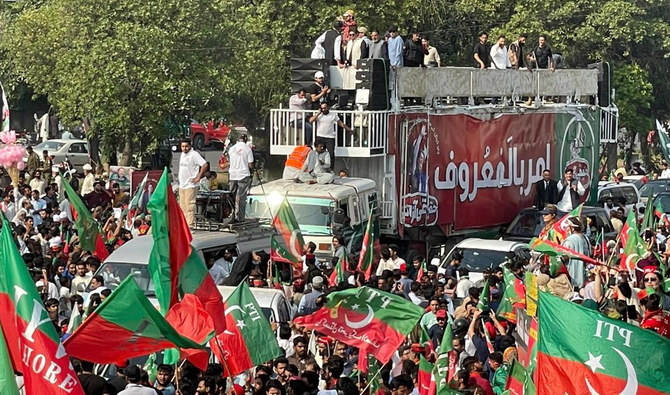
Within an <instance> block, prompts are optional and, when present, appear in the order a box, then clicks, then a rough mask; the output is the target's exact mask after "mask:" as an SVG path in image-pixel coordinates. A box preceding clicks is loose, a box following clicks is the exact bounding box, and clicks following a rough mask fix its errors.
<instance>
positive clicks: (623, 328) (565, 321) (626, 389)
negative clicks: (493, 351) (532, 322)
mask: <svg viewBox="0 0 670 395" xmlns="http://www.w3.org/2000/svg"><path fill="white" fill-rule="evenodd" d="M538 313H539V317H538V323H539V339H538V353H537V371H536V378H537V381H536V384H537V390H538V392H539V393H540V394H564V393H566V394H619V393H621V394H646V395H658V394H668V393H670V380H668V377H670V364H668V363H667V356H668V355H670V340H668V339H667V338H665V337H663V336H661V335H659V334H657V333H656V332H653V331H650V330H645V329H641V328H639V327H637V326H635V325H631V324H628V323H626V322H623V321H619V320H613V319H610V318H608V317H606V316H604V315H602V314H601V313H600V312H598V311H595V310H591V309H587V308H584V307H581V306H580V305H578V304H575V303H570V302H567V301H564V300H562V299H560V298H558V297H556V296H553V295H551V294H549V293H545V292H542V293H541V294H540V303H539V308H538ZM585 339H586V340H587V341H585Z"/></svg>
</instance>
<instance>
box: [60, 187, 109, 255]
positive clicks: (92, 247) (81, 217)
mask: <svg viewBox="0 0 670 395" xmlns="http://www.w3.org/2000/svg"><path fill="white" fill-rule="evenodd" d="M63 188H64V189H65V192H66V193H67V197H68V199H69V201H70V207H71V209H72V215H73V217H74V225H75V227H76V228H77V235H78V236H79V244H81V248H82V249H83V250H84V251H88V252H90V253H92V254H94V255H96V256H97V257H98V258H99V259H100V260H101V261H104V260H105V259H107V257H108V256H109V252H107V247H106V246H105V242H104V241H103V240H102V235H101V234H100V227H99V225H98V222H97V221H96V220H95V218H93V215H91V212H90V211H89V210H88V207H86V205H85V204H84V202H83V201H82V200H81V198H80V197H79V195H77V192H75V191H74V189H72V186H70V183H69V182H67V181H66V182H63Z"/></svg>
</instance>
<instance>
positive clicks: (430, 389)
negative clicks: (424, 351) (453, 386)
mask: <svg viewBox="0 0 670 395" xmlns="http://www.w3.org/2000/svg"><path fill="white" fill-rule="evenodd" d="M434 367H435V366H434V365H433V364H432V363H430V362H429V361H428V360H427V359H426V358H424V357H423V355H421V356H420V357H419V373H418V375H417V380H416V381H417V383H416V384H417V386H418V387H419V388H418V390H419V395H434V394H435V390H436V387H435V378H434V377H433V369H434Z"/></svg>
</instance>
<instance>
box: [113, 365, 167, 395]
mask: <svg viewBox="0 0 670 395" xmlns="http://www.w3.org/2000/svg"><path fill="white" fill-rule="evenodd" d="M125 375H126V381H127V382H128V384H127V385H126V389H124V390H123V391H121V392H119V395H158V393H157V392H156V390H155V389H153V388H149V387H145V386H143V385H142V384H140V380H141V378H142V369H140V367H139V366H137V365H130V366H128V367H127V368H126V369H125Z"/></svg>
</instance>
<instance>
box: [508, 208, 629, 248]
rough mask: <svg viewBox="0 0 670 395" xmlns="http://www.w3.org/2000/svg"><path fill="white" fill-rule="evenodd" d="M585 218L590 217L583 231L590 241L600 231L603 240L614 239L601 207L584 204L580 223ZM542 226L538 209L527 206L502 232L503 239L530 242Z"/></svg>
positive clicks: (611, 227) (542, 222) (562, 214)
mask: <svg viewBox="0 0 670 395" xmlns="http://www.w3.org/2000/svg"><path fill="white" fill-rule="evenodd" d="M565 214H566V213H564V212H562V211H559V212H558V214H557V215H556V218H562V217H563V216H564V215H565ZM586 218H590V219H591V226H590V229H587V230H585V231H584V234H585V235H586V236H588V237H589V240H591V242H595V241H596V239H597V238H598V235H599V234H600V233H601V232H602V233H603V234H604V236H605V240H614V239H616V236H617V233H616V232H615V231H614V227H613V226H612V223H611V222H610V219H609V215H607V211H606V210H605V209H604V208H602V207H592V206H584V207H583V209H582V217H581V220H582V223H584V224H586ZM542 228H544V220H543V219H542V215H541V214H540V210H539V209H538V208H536V207H529V208H525V209H523V210H521V211H520V212H519V214H517V216H516V217H515V218H514V220H513V221H512V223H511V224H510V225H509V226H508V227H507V229H506V230H505V231H504V232H503V235H502V237H503V239H504V240H510V241H521V242H526V243H528V242H530V240H531V239H532V238H533V237H536V236H537V235H539V234H540V232H541V231H542Z"/></svg>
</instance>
